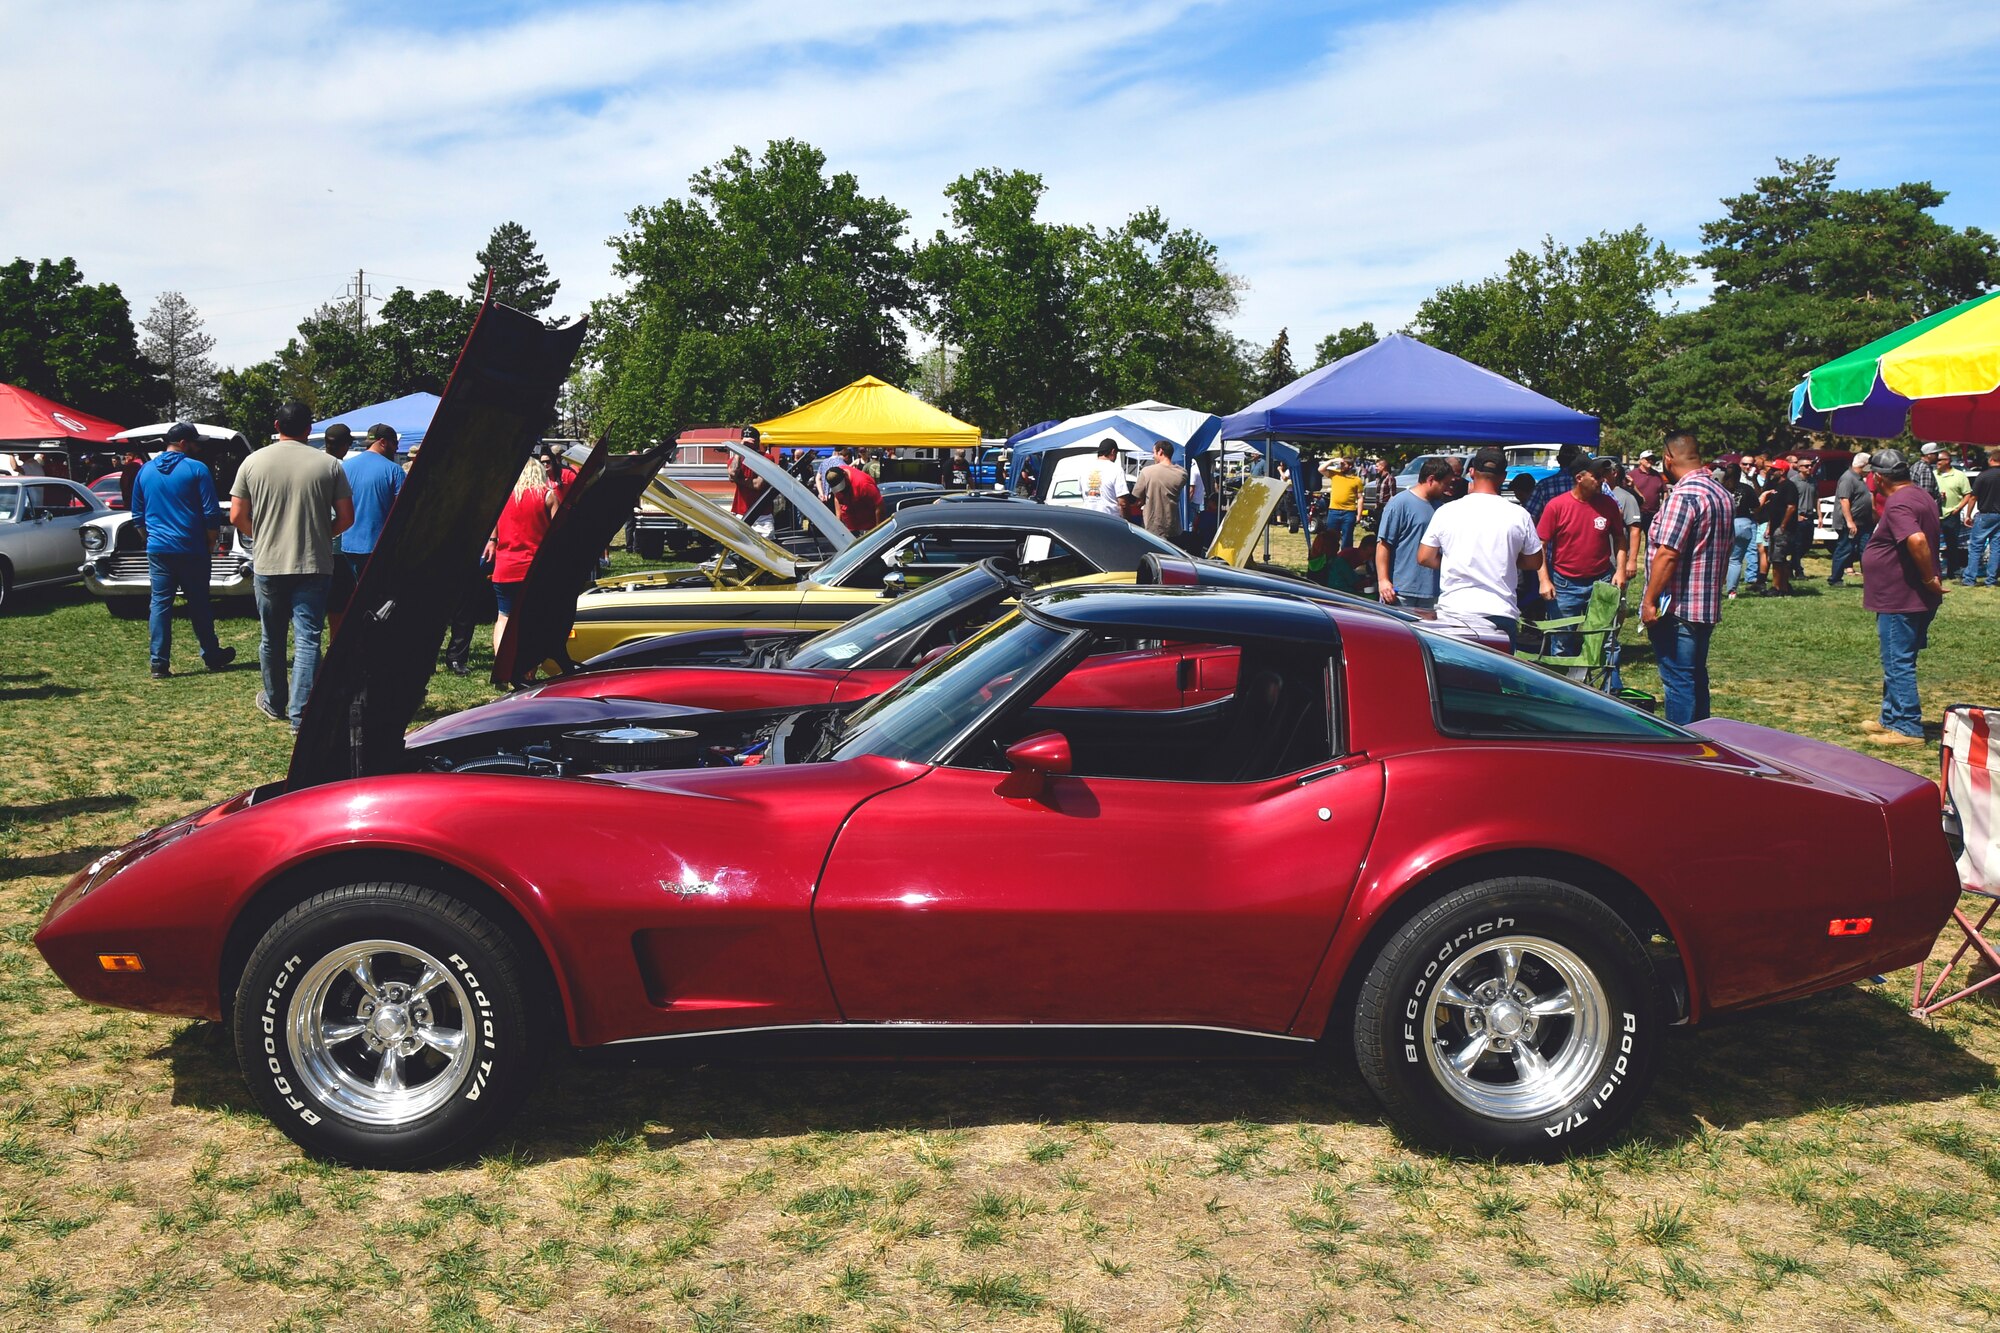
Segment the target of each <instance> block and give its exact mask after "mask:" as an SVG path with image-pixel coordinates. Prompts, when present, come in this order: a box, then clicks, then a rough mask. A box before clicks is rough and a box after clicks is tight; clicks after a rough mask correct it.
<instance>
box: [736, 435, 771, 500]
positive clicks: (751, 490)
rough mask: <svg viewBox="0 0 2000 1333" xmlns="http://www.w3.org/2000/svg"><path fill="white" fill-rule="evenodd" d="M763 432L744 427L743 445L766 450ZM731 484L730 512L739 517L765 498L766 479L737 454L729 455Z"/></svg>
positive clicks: (761, 451)
mask: <svg viewBox="0 0 2000 1333" xmlns="http://www.w3.org/2000/svg"><path fill="white" fill-rule="evenodd" d="M763 439H764V437H763V434H762V432H760V431H759V430H758V429H757V428H756V427H755V426H745V427H744V428H743V447H744V448H745V449H755V450H756V451H757V452H758V453H760V454H761V453H763V452H764V447H763ZM729 486H730V489H731V491H732V495H731V497H730V500H729V512H730V513H732V514H734V515H736V516H737V517H738V518H741V517H743V516H744V515H745V514H748V513H749V512H750V511H751V510H752V509H754V508H755V507H756V506H757V503H758V502H759V501H760V500H762V499H763V498H764V490H765V486H764V479H763V478H762V477H760V476H758V475H757V474H756V473H755V472H752V471H751V470H750V469H749V468H747V467H745V466H743V460H742V459H741V458H740V457H738V456H737V455H735V454H733V453H732V454H731V455H730V456H729Z"/></svg>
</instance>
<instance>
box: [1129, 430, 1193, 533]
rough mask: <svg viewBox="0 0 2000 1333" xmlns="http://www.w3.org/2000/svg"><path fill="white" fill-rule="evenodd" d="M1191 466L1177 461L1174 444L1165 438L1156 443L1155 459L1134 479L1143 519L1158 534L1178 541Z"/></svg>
mask: <svg viewBox="0 0 2000 1333" xmlns="http://www.w3.org/2000/svg"><path fill="white" fill-rule="evenodd" d="M1187 484H1188V474H1187V469H1185V468H1183V467H1181V466H1180V465H1179V464H1178V463H1176V462H1174V447H1173V446H1172V445H1170V444H1168V443H1167V442H1166V441H1164V440H1162V441H1160V442H1159V443H1157V444H1155V445H1154V446H1153V461H1152V462H1151V463H1149V464H1148V465H1147V466H1146V467H1145V468H1144V469H1142V470H1141V471H1140V473H1139V479H1138V480H1137V481H1135V482H1133V483H1132V498H1133V499H1134V500H1137V501H1138V502H1139V513H1140V515H1141V522H1142V523H1143V525H1144V526H1145V529H1146V531H1148V532H1150V533H1152V534H1153V535H1154V536H1155V537H1165V538H1166V539H1167V540H1168V541H1177V540H1178V539H1179V538H1180V535H1181V494H1182V492H1184V491H1186V490H1187Z"/></svg>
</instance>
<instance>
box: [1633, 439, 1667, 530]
mask: <svg viewBox="0 0 2000 1333" xmlns="http://www.w3.org/2000/svg"><path fill="white" fill-rule="evenodd" d="M1631 482H1632V493H1633V494H1634V495H1637V496H1638V497H1639V522H1640V523H1641V524H1642V525H1644V526H1646V527H1651V526H1652V525H1653V515H1655V514H1657V513H1659V512H1660V499H1661V497H1663V496H1664V495H1666V493H1667V479H1666V478H1665V477H1663V476H1661V475H1660V455H1659V454H1658V453H1657V452H1655V451H1654V450H1652V449H1642V450H1640V451H1639V459H1638V461H1637V462H1636V463H1634V464H1633V465H1632V475H1631Z"/></svg>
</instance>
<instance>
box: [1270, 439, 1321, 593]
mask: <svg viewBox="0 0 2000 1333" xmlns="http://www.w3.org/2000/svg"><path fill="white" fill-rule="evenodd" d="M1263 454H1264V476H1265V477H1267V478H1268V477H1269V476H1270V475H1271V442H1270V441H1269V440H1265V441H1264V449H1263ZM1306 541H1307V544H1308V545H1310V544H1311V541H1312V539H1311V538H1310V537H1308V538H1307V539H1306ZM1264 563H1265V564H1267V565H1268V564H1270V563H1271V525H1270V524H1269V523H1266V524H1265V525H1264Z"/></svg>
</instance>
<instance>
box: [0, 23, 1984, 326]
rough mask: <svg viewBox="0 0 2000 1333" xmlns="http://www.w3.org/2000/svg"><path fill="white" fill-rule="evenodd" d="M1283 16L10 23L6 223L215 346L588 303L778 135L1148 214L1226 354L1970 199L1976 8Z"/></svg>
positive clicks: (908, 190) (913, 172) (1980, 110)
mask: <svg viewBox="0 0 2000 1333" xmlns="http://www.w3.org/2000/svg"><path fill="white" fill-rule="evenodd" d="M1239 22H1240V23H1245V24H1252V25H1255V24H1263V25H1265V27H1266V28H1267V29H1268V30H1269V31H1270V32H1271V37H1270V40H1269V42H1268V43H1267V49H1268V50H1270V52H1271V54H1272V55H1273V57H1274V58H1275V60H1276V63H1277V64H1278V66H1279V68H1280V72H1279V73H1276V74H1273V75H1268V76H1260V75H1259V74H1258V72H1257V71H1255V70H1254V69H1244V70H1242V71H1241V74H1240V77H1237V78H1233V79H1229V78H1224V77H1222V75H1221V73H1220V72H1219V71H1217V70H1216V69H1214V68H1212V66H1211V62H1209V61H1208V60H1207V59H1206V58H1205V53H1204V51H1203V50H1202V49H1201V47H1200V45H1199V43H1200V42H1201V41H1202V40H1204V34H1212V33H1213V32H1214V31H1215V30H1216V25H1217V24H1219V23H1239ZM1274 24H1275V20H1273V19H1272V18H1271V16H1269V15H1266V14H1262V13H1261V12H1260V11H1258V9H1257V8H1256V7H1255V6H1251V5H1239V6H1230V7H1226V8H1220V9H1217V8H1209V7H1201V6H1194V5H1191V4H1183V3H1174V2H1173V0H1158V2H1157V3H1138V4H1127V5H1117V6H1093V5H1087V4H1084V3H1081V2H1080V0H994V2H992V3H986V4H981V5H973V4H966V3H961V4H956V5H941V4H937V3H935V2H934V0H875V3H872V4H871V5H869V6H865V7H864V6H845V5H827V4H824V3H799V2H797V0H740V2H738V3H730V2H728V0H684V2H682V3H672V4H650V5H649V4H622V5H594V6H570V7H565V8H560V9H555V10H551V11H549V12H545V13H541V14H538V15H531V16H528V17H523V18H518V19H513V20H508V21H491V20H488V21H482V22H481V23H479V24H478V25H476V26H467V27H462V28H460V29H457V30H446V31H443V32H433V31H428V30H424V29H419V28H409V29H393V30H392V29H385V28H383V27H380V26H375V27H368V26H365V25H362V24H360V23H359V21H358V20H356V19H355V18H354V17H353V16H351V15H349V14H346V13H344V12H343V11H342V10H341V9H339V8H338V7H336V6H334V5H331V4H325V3H322V4H319V5H315V6H310V7H299V6H279V5H259V4H253V3H249V2H248V0H234V2H225V3H209V4H194V3H189V4H181V5H173V6H165V5H157V4H127V5H122V6H117V7H106V6H103V5H74V4H71V5H54V4H46V5H35V6H31V7H28V8H25V9H24V8H21V7H20V6H18V5H15V6H13V7H11V8H9V9H7V10H6V11H5V12H4V14H0V37H4V38H5V40H6V42H7V45H8V46H9V47H10V49H13V50H15V51H31V52H36V53H38V58H36V59H35V60H33V61H30V62H26V63H25V64H24V65H22V64H17V66H16V70H15V75H14V77H13V78H12V79H11V80H10V86H9V90H8V94H7V101H8V112H7V127H6V131H5V133H4V134H0V170H3V171H4V173H5V179H6V180H7V181H8V187H7V189H6V191H5V192H4V195H0V238H4V248H5V249H6V250H7V251H8V253H9V254H12V253H19V254H23V255H27V256H30V257H36V256H41V255H51V256H53V255H60V254H74V255H75V256H76V257H77V259H78V261H79V262H80V263H81V264H82V265H83V267H84V271H85V272H86V274H88V275H89V276H90V277H91V278H92V279H94V280H99V281H104V280H111V281H116V282H118V283H120V284H121V285H122V286H123V287H124V288H125V290H126V292H127V294H128V295H129V296H130V297H131V298H132V299H133V302H134V305H135V307H138V309H139V311H140V312H143V309H144V307H145V306H146V304H147V303H148V302H150V300H151V298H152V297H153V295H154V294H155V293H157V292H158V291H160V290H162V289H164V288H170V287H172V288H180V289H182V290H185V291H186V292H188V294H189V295H190V297H191V298H192V299H193V300H194V301H195V302H196V304H197V305H198V306H199V307H200V308H201V309H202V310H203V312H204V313H205V314H206V316H207V318H208V322H209V326H210V329H211V331H212V332H213V333H215V335H216V336H217V338H218V339H219V340H220V346H219V348H218V354H219V356H220V357H221V358H222V359H223V360H224V361H225V362H229V363H241V362H244V361H249V360H253V359H256V358H259V357H262V356H264V355H267V354H268V353H269V352H270V351H271V350H272V349H273V348H275V347H276V346H277V345H278V344H279V343H281V342H282V341H283V340H284V338H285V337H286V336H288V335H289V333H290V332H291V330H292V328H293V326H295V325H296V323H297V322H298V319H299V318H300V317H301V316H302V315H303V314H305V313H306V312H307V311H309V310H310V309H311V308H312V307H313V306H314V305H316V304H317V303H318V302H319V301H321V300H323V299H325V298H327V297H329V296H331V295H333V294H334V293H335V292H337V291H338V290H339V289H340V287H341V284H342V281H343V278H342V276H340V275H342V274H343V272H351V271H352V270H353V269H354V268H356V267H360V266H365V267H367V268H369V269H370V270H371V272H372V273H373V274H377V275H380V276H378V277H373V278H371V281H374V282H375V283H376V290H377V291H378V292H379V293H386V292H387V291H388V290H389V288H390V287H391V286H393V285H395V284H396V283H398V282H401V283H404V284H407V285H410V286H413V287H418V288H420V289H421V288H426V287H431V286H445V287H449V288H454V289H455V288H458V287H460V286H462V285H463V284H464V283H465V282H466V280H467V279H468V278H470V276H471V270H472V267H473V264H472V253H473V251H474V250H475V249H477V248H478V246H479V245H480V244H481V243H482V242H483V241H484V239H485V237H486V234H487V232H488V231H489V230H490V229H491V227H492V226H493V225H494V224H496V223H497V222H499V221H501V220H503V219H507V218H513V219H516V220H518V221H520V222H522V223H523V224H524V225H526V226H527V227H528V228H529V229H530V230H531V231H533V232H534V234H535V236H536V238H537V240H538V241H539V242H540V243H541V245H542V247H543V249H544V252H545V253H546V254H547V255H548V257H549V259H550V262H551V264H552V266H553V267H554V269H555V272H556V276H558V277H559V278H561V279H562V281H563V292H562V295H561V297H560V298H559V301H560V303H561V305H562V306H563V308H565V309H568V310H575V309H580V308H581V307H582V306H583V305H584V304H585V303H587V301H588V300H589V299H590V298H592V297H594V296H598V295H601V294H603V293H604V292H605V291H606V290H608V289H609V287H610V285H611V279H610V274H609V252H608V251H607V250H606V249H605V246H604V241H605V238H606V237H608V236H610V235H611V234H612V233H614V232H615V231H617V230H618V229H619V228H620V227H621V225H622V220H623V216H624V214H625V212H626V211H627V210H628V209H630V208H631V207H632V206H634V205H636V204H641V203H652V202H657V201H658V200H660V199H662V198H664V197H666V196H668V195H670V194H675V193H678V192H680V191H681V190H682V189H683V188H684V186H685V182H686V178H687V176H688V174H689V173H690V172H692V171H693V170H695V169H696V168H698V167H700V166H701V165H703V164H705V163H707V162H712V161H714V160H715V159H716V158H717V157H719V156H721V155H722V154H723V153H724V152H726V151H727V150H728V149H729V148H730V147H731V146H732V145H734V144H737V143H746V144H751V145H756V144H760V143H761V142H762V141H763V140H764V139H766V138H770V137H776V136H786V135H790V136H796V137H800V138H804V139H807V140H810V141H811V142H813V143H816V144H818V145H820V146H821V147H822V148H824V149H826V150H827V152H828V154H829V156H830V158H831V159H832V162H833V164H834V165H835V166H836V167H838V168H841V169H846V170H852V171H854V172H855V173H856V174H857V175H858V176H859V177H860V178H861V181H862V184H863V186H864V187H865V188H867V189H868V190H870V191H871V192H874V193H881V194H886V195H888V196H889V197H891V198H893V199H895V200H896V201H897V202H899V203H901V204H902V205H903V206H904V207H906V208H909V209H910V210H911V212H912V213H913V215H914V216H913V219H912V229H913V230H915V231H917V232H918V233H919V234H926V233H928V231H929V230H931V229H932V228H934V227H936V226H937V225H939V223H940V222H941V221H942V217H941V214H942V200H941V197H940V194H939V191H940V189H941V187H942V186H943V185H944V184H945V182H946V181H948V180H949V179H951V178H952V177H953V176H955V175H957V174H958V173H960V172H961V171H965V170H969V169H971V168H974V167H978V166H984V165H1000V166H1008V167H1015V166H1020V167H1026V168H1029V169H1032V170H1037V171H1040V172H1042V173H1043V174H1044V175H1045V176H1046V178H1047V179H1048V181H1049V184H1050V195H1049V198H1048V201H1047V206H1048V208H1049V210H1050V212H1051V214H1052V215H1053V216H1057V217H1061V218H1065V219H1069V220H1077V221H1084V220H1090V221H1109V220H1113V219H1116V218H1119V217H1121V216H1123V215H1124V214H1125V213H1128V212H1130V211H1131V210H1133V209H1135V208H1138V207H1141V206H1143V205H1145V204H1148V203H1158V204H1160V205H1161V206H1162V207H1163V208H1164V209H1165V210H1166V211H1167V213H1168V215H1169V216H1170V217H1172V218H1173V219H1174V220H1175V221H1176V222H1178V223H1182V224H1185V225H1190V226H1194V227H1197V228H1199V229H1200V230H1202V231H1204V232H1206V233H1208V234H1209V235H1210V236H1211V237H1213V238H1215V239H1216V240H1217V241H1218V242H1219V243H1220V244H1221V246H1222V249H1223V253H1224V257H1225V259H1226V261H1227V262H1228V263H1229V264H1230V265H1231V266H1232V267H1234V268H1235V269H1236V270H1237V271H1238V272H1240V273H1241V274H1243V276H1245V277H1246V278H1248V279H1249V281H1250V284H1251V286H1250V290H1249V292H1248V293H1247V294H1246V297H1245V301H1244V307H1243V311H1242V315H1241V317H1240V320H1239V324H1240V329H1241V331H1242V332H1243V333H1244V334H1245V336H1248V337H1253V338H1257V339H1260V340H1261V339H1267V338H1269V337H1270V336H1271V335H1272V334H1273V333H1275V332H1276V330H1277V328H1278V326H1279V325H1281V324H1283V325H1289V326H1290V327H1291V329H1292V333H1293V341H1294V345H1299V344H1305V345H1308V346H1309V345H1310V343H1311V342H1312V340H1314V339H1316V338H1318V337H1319V336H1320V335H1321V334H1323V333H1325V332H1327V331H1329V330H1331V329H1333V328H1335V327H1338V326H1339V325H1342V324H1348V323H1353V322H1356V321H1358V320H1360V319H1363V318H1373V319H1375V320H1376V322H1377V323H1378V325H1388V326H1393V325H1397V324H1400V323H1401V322H1403V321H1404V320H1405V319H1407V318H1408V317H1409V315H1410V313H1411V311H1412V310H1413V309H1414V306H1415V304H1416V302H1417V301H1418V300H1419V299H1421V297H1422V296H1423V295H1425V294H1426V293H1428V292H1429V291H1430V290H1431V289H1432V288H1434V287H1435V286H1437V285H1438V284H1439V283H1442V282H1447V281H1451V280H1454V279H1461V278H1476V277H1479V276H1482V275H1484V274H1486V273H1490V272H1493V271H1495V270H1496V269H1497V268H1498V267H1499V265H1500V264H1501V262H1502V261H1503V260H1504V258H1505V256H1506V254H1507V253H1508V252H1509V251H1511V250H1512V249H1514V248H1515V247H1517V246H1521V245H1532V244H1533V243H1534V242H1535V241H1536V240H1537V239H1539V237H1540V236H1541V235H1542V234H1543V233H1544V232H1553V233H1554V234H1556V235H1557V236H1558V237H1564V238H1572V239H1573V238H1575V237H1578V236H1580V235H1583V234H1586V233H1589V232H1594V231H1597V230H1599V229H1602V228H1608V227H1622V226H1627V225H1630V224H1631V223H1632V222H1637V221H1643V222H1645V223H1646V224H1647V225H1648V226H1649V227H1650V228H1652V229H1653V230H1654V231H1655V232H1656V233H1657V234H1660V235H1662V236H1664V237H1665V238H1666V239H1668V240H1669V241H1670V242H1671V243H1674V244H1677V245H1681V246H1683V247H1687V248H1692V247H1693V245H1694V244H1695V230H1696V227H1697V225H1698V224H1699V222H1700V221H1701V220H1702V219H1704V218H1707V217H1711V216H1713V215H1714V214H1715V212H1716V203H1715V201H1716V199H1717V197H1718V196H1720V195H1722V194H1726V193H1734V192H1737V191H1740V190H1742V189H1745V188H1747V187H1748V185H1749V183H1750V181H1751V179H1752V178H1753V177H1754V176H1755V175H1757V174H1758V173H1760V172H1762V171H1764V170H1767V169H1768V168H1769V166H1770V164H1771V159H1772V158H1773V157H1775V156H1777V155H1779V154H1785V155H1791V156H1796V155H1799V154H1803V153H1805V152H1817V153H1822V154H1838V155H1841V156H1842V157H1843V158H1844V163H1843V170H1844V174H1845V175H1847V176H1848V177H1849V178H1852V179H1855V180H1866V181H1868V182H1870V183H1886V182H1888V181H1891V180H1901V179H1905V178H1910V177H1924V176H1930V177H1933V178H1935V179H1936V180H1937V181H1938V183H1939V184H1941V185H1944V186H1945V187H1947V188H1952V189H1955V190H1957V191H1960V192H1961V198H1960V199H1959V200H1958V201H1957V204H1958V208H1957V209H1956V210H1955V212H1954V218H1955V220H1958V221H1969V220H1977V218H1976V217H1973V216H1959V214H1962V213H1965V212H1966V211H1967V208H1968V206H1969V207H1970V209H1971V210H1972V211H1973V212H1976V211H1977V210H1978V209H1979V208H1980V207H1982V206H1983V207H1985V208H1986V209H1989V210H1990V208H1991V207H1992V205H1993V204H1994V202H1995V200H1996V196H1995V195H1994V194H1993V193H1991V192H1990V191H1991V187H1990V186H1989V185H1988V184H1987V182H1988V181H1989V180H1990V179H1991V178H1992V177H1993V174H1994V173H1993V167H1994V165H1995V164H1994V160H1993V150H1992V148H1991V147H1990V136H1988V135H1985V134H1984V133H1981V132H1979V127H1982V126H1985V125H1988V124H1990V123H1991V122H1992V119H1993V115H1994V113H1995V103H1996V100H1997V98H2000V95H1996V93H1995V92H1994V91H1993V90H1994V89H1995V88H1996V87H2000V80H1995V79H1994V78H1993V77H1992V76H1993V75H1994V73H1995V72H1996V68H1995V67H1996V59H1995V57H1996V54H2000V9H1997V8H1996V7H1994V6H1992V5H1991V4H1990V3H1985V2H1984V0H1958V2H1957V3H1940V4H1936V5H1932V6H1927V7H1926V9H1925V11H1924V14H1923V17H1922V19H1921V20H1918V19H1917V18H1915V17H1914V16H1913V13H1912V11H1910V10H1909V8H1908V7H1907V6H1902V5H1895V4H1888V3H1861V2H1860V0H1851V2H1850V3H1845V4H1841V3H1828V0H1819V2H1818V3H1813V4H1806V3H1802V2H1800V0H1768V2H1766V3H1748V2H1747V0H1746V2H1745V3H1736V4H1721V3H1714V4H1703V3H1680V4H1671V3H1670V4H1659V5H1653V6H1644V7H1642V6H1627V5H1617V6H1607V5H1602V4H1593V3H1589V2H1588V0H1503V2H1501V3H1488V4H1460V5H1447V6H1433V7H1429V8H1416V7H1399V8H1398V9H1396V10H1395V11H1394V12H1393V14H1391V15H1390V16H1387V17H1379V18H1375V19H1372V20H1350V21H1346V22H1344V23H1335V22H1333V21H1332V20H1331V19H1330V18H1329V19H1326V20H1322V21H1316V22H1314V23H1311V24H1305V23H1303V22H1301V23H1300V24H1299V25H1298V26H1297V27H1296V28H1294V29H1279V28H1277V27H1275V26H1274ZM86 77H87V78H88V79H89V84H88V86H81V85H80V83H79V80H80V79H83V78H86ZM1982 191H1986V192H1987V193H1984V194H1982V193H1981V192H1982ZM1989 221H1990V220H1989ZM4 257H6V256H0V258H4ZM378 266H379V267H378Z"/></svg>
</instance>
